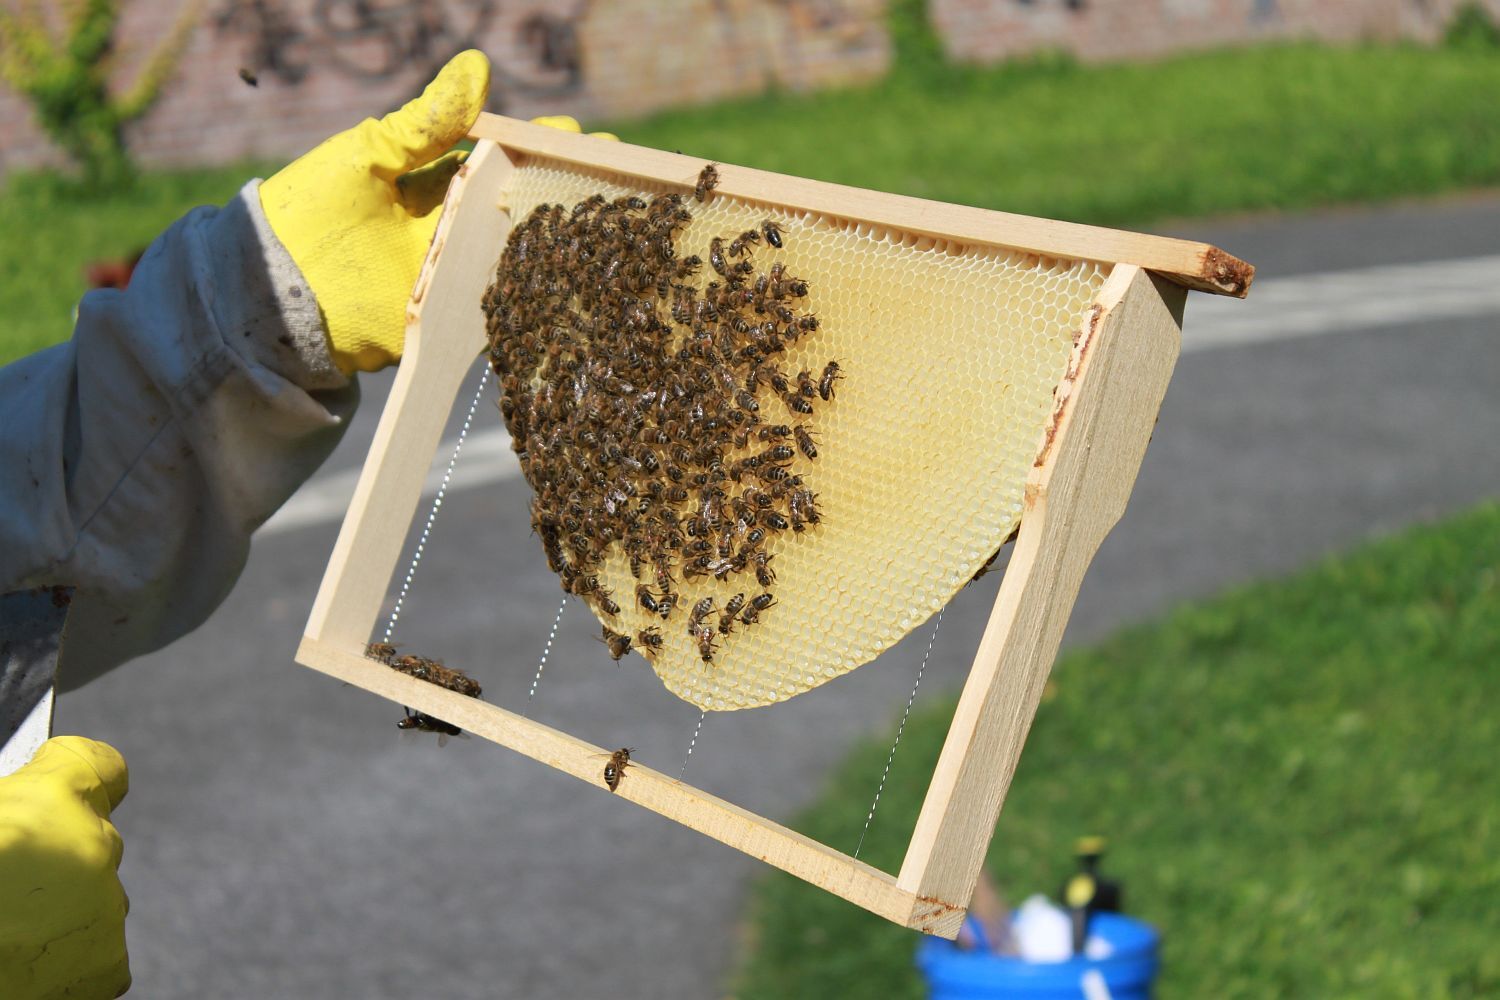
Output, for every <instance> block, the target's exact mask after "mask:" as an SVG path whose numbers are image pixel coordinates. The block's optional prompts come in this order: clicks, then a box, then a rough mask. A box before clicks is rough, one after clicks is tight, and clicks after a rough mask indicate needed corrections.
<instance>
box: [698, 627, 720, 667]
mask: <svg viewBox="0 0 1500 1000" xmlns="http://www.w3.org/2000/svg"><path fill="white" fill-rule="evenodd" d="M693 637H694V638H695V639H697V640H698V655H699V656H700V657H701V658H702V659H703V662H704V663H712V662H713V660H714V650H715V645H714V630H713V629H712V628H711V627H707V626H705V627H703V628H700V629H698V630H697V631H695V632H694V633H693Z"/></svg>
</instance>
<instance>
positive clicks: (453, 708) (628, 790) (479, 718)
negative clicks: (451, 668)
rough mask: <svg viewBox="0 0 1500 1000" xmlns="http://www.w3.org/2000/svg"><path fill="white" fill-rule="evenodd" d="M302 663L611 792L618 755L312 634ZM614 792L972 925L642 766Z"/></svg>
mask: <svg viewBox="0 0 1500 1000" xmlns="http://www.w3.org/2000/svg"><path fill="white" fill-rule="evenodd" d="M297 661H298V662H299V663H302V664H303V665H305V666H309V667H312V668H313V669H315V670H319V671H322V672H323V673H325V674H328V675H329V676H331V677H336V678H338V679H339V680H341V681H344V682H346V683H349V684H352V685H354V686H355V687H358V688H362V689H363V690H365V691H368V692H370V693H371V694H375V695H379V696H380V697H382V698H387V699H389V700H391V701H393V702H396V703H397V704H401V705H409V706H411V707H412V708H415V709H417V710H419V711H422V712H426V713H427V714H429V715H433V716H436V717H438V718H440V719H443V720H445V721H447V722H451V723H452V724H453V725H455V726H458V727H459V728H461V729H463V730H465V731H466V732H471V733H474V734H475V735H476V736H482V737H484V738H485V739H487V740H489V741H490V742H492V743H498V744H500V745H501V746H504V747H509V748H510V749H512V750H514V751H516V752H517V753H520V754H524V755H525V756H527V757H530V758H532V759H533V760H536V761H539V762H541V763H543V764H546V765H548V766H550V767H554V768H557V769H558V770H559V771H566V772H567V773H568V774H571V775H572V776H573V777H575V778H578V779H580V780H582V781H586V782H588V783H589V784H591V785H596V786H598V787H599V788H600V789H601V790H604V791H605V792H606V793H608V787H607V786H606V785H605V783H604V764H605V761H606V759H607V758H608V757H609V755H610V752H611V751H609V750H606V749H604V748H603V747H597V746H594V745H593V744H591V743H586V742H584V741H583V740H580V739H577V738H576V737H573V736H569V735H568V734H567V733H564V732H562V731H560V730H557V729H553V728H552V727H551V726H546V725H543V724H542V723H540V722H536V721H534V720H532V719H528V718H525V717H523V716H520V715H517V714H515V713H514V712H509V711H506V710H505V709H504V708H501V707H500V706H499V705H495V704H491V703H490V702H485V701H480V700H478V699H476V698H467V697H465V696H463V695H461V694H457V693H455V692H453V691H449V690H446V689H445V688H440V687H438V686H437V685H435V684H429V683H427V682H426V681H419V680H417V679H416V678H414V677H409V676H407V675H406V674H403V673H400V672H398V671H395V670H392V669H390V668H389V667H386V666H385V665H383V664H381V663H377V662H376V661H374V660H371V659H368V658H367V657H365V656H364V653H363V650H361V649H358V648H349V649H346V648H342V647H339V646H336V645H334V644H332V643H328V642H320V641H319V640H317V639H313V638H310V637H307V636H304V637H303V639H302V643H301V645H300V646H298V648H297ZM614 794H615V795H617V796H619V797H620V798H622V799H628V800H629V801H631V802H634V803H635V804H636V805H639V806H643V807H644V808H646V809H650V810H651V811H652V812H656V813H660V814H661V815H662V816H665V817H667V818H668V819H671V820H675V821H676V822H678V823H681V824H682V825H683V826H687V827H691V828H692V829H694V830H697V831H698V832H699V833H701V834H704V835H705V836H708V837H712V838H713V839H715V840H717V841H719V842H720V843H723V844H727V845H728V846H730V847H733V848H735V849H736V850H739V851H743V852H744V853H746V854H748V855H750V856H751V857H755V858H759V859H760V860H762V861H764V862H766V863H767V864H771V865H775V866H776V867H777V868H780V869H781V870H782V871H784V872H787V873H788V874H790V875H795V876H797V877H798V878H800V879H802V880H804V881H806V882H810V883H812V884H813V885H815V886H817V887H818V888H820V889H823V890H825V891H827V892H831V893H833V894H834V895H835V896H839V897H842V898H843V899H847V900H848V901H850V902H851V903H854V904H855V905H857V906H861V907H864V908H865V909H867V910H870V911H871V912H873V913H876V914H878V915H879V916H882V917H884V918H886V919H887V920H891V921H894V922H895V923H898V924H901V925H902V926H903V927H910V928H914V929H916V930H919V931H922V932H923V933H924V934H933V935H936V936H938V937H944V938H948V939H950V940H951V939H952V938H954V937H956V936H957V935H958V929H959V926H960V925H961V924H962V923H963V919H964V914H965V912H966V907H964V906H959V905H956V904H952V903H945V902H943V901H941V900H937V899H931V898H928V897H925V896H920V895H917V894H916V893H914V892H910V891H908V890H906V889H902V888H899V887H897V885H896V879H895V878H894V877H893V876H891V875H887V874H886V873H885V872H883V871H880V870H879V869H878V868H872V867H871V866H869V865H867V864H865V863H864V862H862V861H856V860H855V859H854V858H852V857H850V856H849V855H847V854H843V853H841V852H839V851H835V850H834V849H833V848H831V847H826V846H824V845H823V844H820V843H818V842H817V841H815V840H811V839H809V838H808V837H804V836H803V835H802V834H800V833H797V832H796V831H795V830H790V829H788V828H786V827H784V826H782V825H781V824H779V823H775V822H772V821H771V820H768V819H766V818H765V817H763V816H758V815H756V814H755V813H752V812H750V811H749V810H747V809H743V808H741V807H739V806H737V805H735V804H734V803H732V802H727V801H725V800H724V799H721V798H718V797H717V796H714V795H710V794H708V793H707V792H704V791H702V790H700V789H698V788H694V787H693V786H692V785H688V784H684V783H683V782H681V781H679V780H678V779H676V778H671V777H668V776H667V775H665V774H662V773H661V772H660V771H653V770H652V769H651V768H649V767H646V766H644V765H642V764H638V763H635V762H632V763H631V764H630V767H629V768H628V770H627V771H626V773H625V776H624V779H623V780H622V781H621V782H620V784H619V788H618V789H617V790H616V791H615V792H614Z"/></svg>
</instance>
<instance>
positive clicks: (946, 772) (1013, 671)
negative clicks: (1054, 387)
mask: <svg viewBox="0 0 1500 1000" xmlns="http://www.w3.org/2000/svg"><path fill="white" fill-rule="evenodd" d="M1184 296H1185V292H1184V290H1183V289H1182V288H1181V287H1179V286H1175V285H1172V284H1169V283H1167V282H1165V281H1162V280H1161V279H1159V278H1156V277H1154V276H1153V275H1151V274H1149V273H1147V272H1145V271H1143V270H1141V269H1140V268H1137V267H1133V266H1130V265H1120V266H1117V267H1116V268H1115V270H1114V271H1113V272H1112V273H1111V274H1110V277H1109V279H1108V280H1107V281H1106V282H1105V285H1104V287H1103V288H1102V289H1101V290H1100V293H1099V302H1098V305H1097V306H1096V307H1095V312H1094V316H1093V317H1092V320H1091V322H1090V323H1089V324H1088V326H1087V328H1086V329H1085V330H1084V331H1083V332H1082V334H1081V335H1080V337H1079V340H1078V343H1077V344H1076V345H1075V348H1074V353H1073V358H1072V360H1071V362H1070V364H1069V368H1068V374H1067V376H1066V377H1065V378H1064V380H1063V382H1062V383H1061V384H1060V385H1059V387H1058V392H1057V399H1058V410H1057V413H1056V416H1055V420H1056V427H1055V430H1054V432H1049V433H1048V435H1047V439H1046V441H1045V443H1044V445H1043V448H1042V450H1041V453H1040V455H1039V457H1038V460H1037V465H1036V466H1035V467H1034V468H1033V470H1032V474H1031V477H1030V480H1029V482H1028V484H1027V496H1026V508H1025V510H1024V511H1023V513H1022V516H1021V532H1020V535H1019V537H1018V538H1017V540H1016V550H1015V552H1014V553H1012V555H1011V562H1010V565H1009V567H1008V568H1007V570H1006V574H1005V578H1004V580H1003V581H1002V583H1001V585H1000V592H999V594H998V596H997V597H996V600H995V608H994V611H993V612H992V613H991V615H990V620H989V624H988V626H987V627H986V629H985V633H984V636H983V638H982V639H981V641H980V645H979V651H978V653H977V654H976V656H975V659H974V665H973V667H972V668H971V670H970V673H969V677H968V680H967V681H966V683H965V685H964V690H963V694H962V696H961V697H960V700H959V704H958V710H957V712H956V713H955V714H954V718H953V723H952V726H951V727H950V729H949V732H948V737H947V740H946V742H945V743H944V744H943V751H942V754H941V756H940V757H939V758H938V765H937V768H936V770H935V771H934V772H933V777H932V782H931V784H930V785H929V786H928V791H927V797H926V800H925V801H924V803H923V805H922V811H921V814H920V815H919V817H918V819H917V825H916V829H915V830H914V832H913V835H912V840H911V843H910V845H909V846H908V849H907V854H906V859H905V861H904V862H903V864H902V867H901V873H900V875H899V877H898V878H897V885H898V886H900V887H901V888H903V889H907V890H909V891H911V892H913V893H916V894H918V895H925V896H935V897H938V898H942V899H948V900H954V901H957V902H959V903H960V904H962V905H965V906H967V905H968V901H969V899H970V897H971V895H972V893H973V891H974V884H975V881H976V880H977V878H978V876H979V871H980V868H981V866H982V865H983V863H984V856H985V853H986V851H987V849H988V846H989V842H990V838H991V836H992V834H993V832H994V829H995V821H996V819H997V818H998V816H999V814H1000V807H1001V804H1002V803H1003V802H1004V800H1005V795H1006V792H1007V790H1008V789H1009V787H1010V781H1011V777H1012V776H1013V775H1014V773H1015V768H1016V762H1017V761H1018V760H1019V758H1020V755H1021V747H1022V745H1023V744H1024V743H1025V741H1026V735H1027V733H1028V732H1029V731H1030V728H1031V721H1032V718H1033V717H1034V715H1035V714H1036V707H1037V703H1038V702H1039V701H1040V699H1041V693H1042V688H1043V686H1044V685H1045V684H1046V681H1047V675H1048V674H1049V673H1050V672H1051V669H1052V663H1053V660H1054V659H1055V658H1056V656H1057V649H1058V646H1059V644H1060V643H1061V641H1062V636H1063V630H1064V628H1065V627H1066V625H1067V621H1068V616H1069V614H1070V612H1071V611H1072V607H1073V602H1074V600H1075V599H1076V597H1077V595H1078V588H1079V585H1080V584H1081V583H1082V582H1083V575H1084V572H1085V570H1087V569H1088V565H1089V562H1090V561H1091V560H1092V559H1093V556H1094V552H1095V551H1096V550H1097V549H1098V547H1099V543H1100V542H1102V541H1103V540H1104V537H1105V536H1106V535H1107V534H1108V533H1109V530H1110V529H1111V528H1112V527H1113V526H1114V525H1115V523H1116V522H1117V521H1118V520H1119V519H1120V516H1121V515H1122V514H1123V513H1124V511H1125V504H1126V501H1127V499H1128V498H1129V496H1130V491H1131V488H1132V487H1133V486H1134V484H1135V478H1136V474H1137V473H1138V472H1139V470H1140V464H1141V459H1142V458H1143V456H1144V455H1145V451H1146V443H1147V442H1148V441H1149V440H1150V438H1151V431H1152V429H1153V428H1154V427H1155V424H1156V416H1157V413H1158V411H1159V410H1160V408H1161V401H1162V397H1163V396H1164V395H1165V394H1166V388H1167V382H1168V380H1169V379H1170V378H1171V375H1172V368H1173V366H1174V364H1175V363H1176V360H1177V354H1178V350H1179V348H1180V345H1181V324H1182V307H1183V299H1184Z"/></svg>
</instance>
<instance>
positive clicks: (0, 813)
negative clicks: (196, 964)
mask: <svg viewBox="0 0 1500 1000" xmlns="http://www.w3.org/2000/svg"><path fill="white" fill-rule="evenodd" d="M129 785H130V779H129V776H128V774H127V772H126V770H125V760H124V758H122V757H121V756H120V755H119V754H118V753H116V752H115V750H114V749H113V748H111V747H109V746H106V745H105V744H103V743H99V742H96V741H95V740H86V739H84V738H83V737H81V736H59V737H57V738H56V739H51V740H48V741H47V742H46V743H44V744H42V748H41V749H40V750H38V751H37V755H36V757H35V758H34V759H33V760H32V761H31V763H29V764H27V765H26V766H25V767H23V768H21V769H20V770H19V771H17V772H16V773H15V774H12V775H10V776H9V777H6V778H0V996H4V997H6V998H7V1000H43V998H46V1000H51V998H54V997H76V998H87V1000H92V998H95V997H117V996H120V995H121V994H123V993H124V992H125V991H126V990H128V989H130V963H129V961H128V960H127V958H126V955H125V913H126V911H127V910H129V908H130V903H129V901H128V900H127V899H126V898H125V889H124V887H123V886H121V885H120V879H119V876H118V874H117V870H118V869H119V867H120V856H121V853H122V852H123V850H124V847H123V845H122V844H121V841H120V834H119V833H118V832H116V830H115V828H114V825H113V824H111V823H110V822H109V814H110V811H111V810H113V809H114V808H115V807H116V806H118V805H119V804H120V800H121V799H123V798H124V797H125V792H126V790H127V789H128V788H129Z"/></svg>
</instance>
